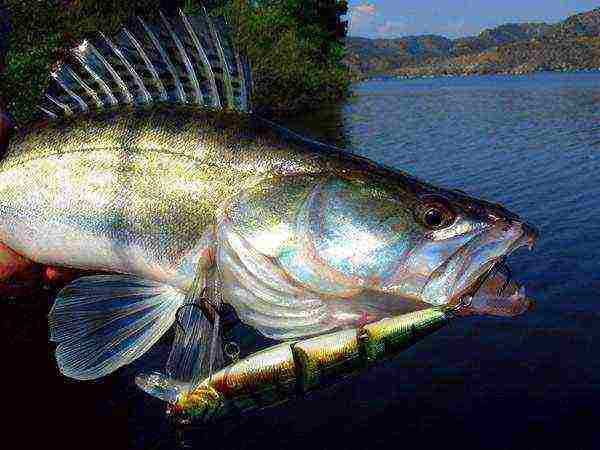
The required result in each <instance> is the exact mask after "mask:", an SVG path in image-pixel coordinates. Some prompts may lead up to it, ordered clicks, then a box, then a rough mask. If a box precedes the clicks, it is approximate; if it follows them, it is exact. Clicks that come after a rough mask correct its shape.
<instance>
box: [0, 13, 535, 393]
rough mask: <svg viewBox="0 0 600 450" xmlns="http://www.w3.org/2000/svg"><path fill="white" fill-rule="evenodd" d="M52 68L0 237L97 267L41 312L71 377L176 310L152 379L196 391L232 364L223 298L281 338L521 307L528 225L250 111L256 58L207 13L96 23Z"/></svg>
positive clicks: (12, 148)
mask: <svg viewBox="0 0 600 450" xmlns="http://www.w3.org/2000/svg"><path fill="white" fill-rule="evenodd" d="M51 77H52V83H51V85H50V87H49V88H48V90H47V92H46V94H45V96H44V99H43V100H42V102H41V103H40V105H39V112H40V118H39V120H37V121H35V122H33V123H30V124H27V125H25V126H21V127H19V129H18V130H17V132H16V133H15V134H14V136H13V137H12V139H11V141H10V143H9V146H8V149H7V151H6V154H5V156H4V157H3V159H2V160H1V161H0V242H2V243H3V244H4V245H6V246H8V247H10V248H11V249H12V250H14V251H15V252H17V253H19V254H20V255H23V256H24V257H26V258H29V259H31V260H33V261H35V262H37V263H40V264H45V265H49V266H53V267H65V268H74V269H85V270H91V271H99V272H103V273H102V274H96V275H88V276H84V277H81V278H78V279H76V280H74V281H73V282H71V283H70V284H69V285H67V286H66V287H65V288H64V289H63V290H61V291H60V292H59V293H58V295H57V298H56V300H55V303H54V306H53V307H52V310H51V311H50V314H49V327H50V338H51V340H52V341H53V342H55V343H56V345H57V347H56V360H57V364H58V367H59V369H60V371H61V373H62V374H64V375H65V376H67V377H70V378H74V379H78V380H90V379H96V378H100V377H103V376H106V375H108V374H110V373H112V372H114V371H115V370H117V369H119V368H120V367H123V366H125V365H127V364H129V363H131V362H133V361H134V360H136V359H137V358H139V357H141V356H142V355H143V354H144V353H145V352H146V351H147V350H148V349H149V348H150V347H152V345H154V343H156V341H158V339H159V338H160V337H161V336H162V335H164V334H165V332H166V331H167V330H169V329H170V328H171V327H172V326H173V324H174V323H176V324H177V326H176V332H175V337H174V341H173V344H172V348H171V352H170V355H169V358H168V361H167V363H166V367H165V373H164V379H162V380H161V383H165V382H166V383H172V384H173V385H177V386H181V385H185V386H188V388H187V389H189V390H190V391H192V390H193V389H195V388H196V387H197V386H198V385H199V383H201V382H202V380H204V379H205V378H206V376H207V374H211V373H212V372H213V370H218V369H219V368H221V367H222V366H223V364H224V356H223V352H222V341H221V330H220V328H221V323H220V321H221V313H220V311H221V310H222V306H223V305H229V306H231V307H232V308H233V309H234V310H235V313H236V314H237V316H238V317H239V320H241V321H242V322H244V323H245V324H247V325H249V326H250V327H252V328H254V329H255V330H257V331H258V332H260V333H262V334H263V335H264V336H267V337H269V338H272V339H276V340H281V341H285V340H290V339H300V338H306V337H310V336H317V335H322V334H324V333H329V332H332V331H335V330H340V329H345V328H348V327H355V326H358V325H360V324H365V323H371V322H374V321H377V320H381V319H383V318H385V317H391V316H396V315H399V314H404V313H410V312H414V311H419V310H423V309H427V308H431V307H440V306H456V305H462V306H464V309H465V311H466V310H468V308H469V307H473V305H475V306H477V305H479V307H480V309H485V308H481V305H482V304H484V303H485V301H486V299H490V298H493V300H494V308H492V309H493V311H492V312H493V313H496V314H497V313H498V312H499V311H502V305H503V302H506V303H507V304H510V305H511V306H510V308H506V310H507V311H509V314H507V315H514V314H515V313H521V312H523V311H524V310H526V309H527V308H528V305H529V299H527V297H526V296H525V293H524V291H523V290H522V288H521V287H519V286H518V285H517V284H516V283H515V282H510V281H509V282H508V283H502V284H506V285H507V286H505V288H504V289H502V291H501V292H498V293H497V294H494V295H491V294H489V291H490V289H491V287H490V286H492V285H493V286H495V285H497V284H498V277H499V276H500V275H498V273H499V272H498V270H497V269H498V267H500V266H501V265H504V264H505V260H506V257H507V256H508V255H509V254H511V253H513V252H514V251H515V250H517V249H518V248H521V247H523V246H529V247H532V246H533V244H534V243H535V241H536V239H537V237H538V231H537V230H536V228H535V227H534V226H533V225H531V224H529V223H528V222H526V221H525V220H523V219H521V218H520V217H519V216H518V215H517V214H515V213H513V212H511V211H509V210H508V209H506V208H504V207H503V206H501V205H499V204H496V203H493V202H490V201H486V200H482V199H478V198H475V197H472V196H469V195H468V194H466V193H464V192H462V191H457V190H454V189H447V188H442V187H437V186H435V185H433V184H430V183H428V182H426V181H423V180H420V179H418V178H416V177H414V176H412V175H410V174H408V173H406V172H403V171H401V170H397V169H394V168H390V167H387V166H383V165H381V164H378V163H376V162H374V161H371V160H369V159H367V158H364V157H361V156H358V155H356V154H354V153H352V152H350V151H348V150H345V149H340V148H337V147H334V146H331V145H328V144H324V143H320V142H317V141H315V140H312V139H310V138H307V137H304V136H301V135H299V134H297V133H295V132H293V131H291V130H288V129H286V128H285V127H282V126H281V125H279V124H277V123H275V122H273V121H271V120H269V119H266V118H263V117H261V116H260V115H258V114H256V113H254V112H253V111H252V102H251V91H252V76H251V70H250V66H249V63H248V62H247V60H246V59H245V57H244V56H243V55H241V54H239V53H238V52H237V51H236V50H235V47H234V45H233V44H232V42H231V39H230V38H229V37H228V34H227V33H226V30H224V27H223V26H222V25H220V24H218V23H217V22H215V21H214V20H212V19H211V18H210V17H209V16H208V14H206V12H205V11H204V12H200V14H198V15H187V14H184V13H183V12H181V11H179V13H178V15H176V16H172V17H167V16H165V15H163V14H162V13H160V14H159V15H158V16H157V18H156V20H154V21H150V20H149V19H142V18H138V19H136V21H134V22H132V23H131V24H128V25H126V26H125V27H123V28H122V29H121V30H120V31H119V32H118V33H117V34H115V35H110V36H106V35H104V34H102V33H100V34H99V35H98V36H96V37H93V38H89V39H86V40H84V41H82V42H80V43H79V44H78V45H76V46H75V47H73V48H72V49H71V50H70V51H68V52H66V56H65V58H64V59H63V60H61V61H59V62H58V63H57V65H56V67H55V68H54V70H53V72H52V73H51ZM482 289H483V291H482ZM486 289H487V291H486V292H487V294H486V296H482V295H479V297H477V293H478V292H484V291H485V290H486ZM473 299H475V302H473V301H472V300H473ZM515 305H516V306H515ZM490 311H491V309H490ZM169 380H171V381H169Z"/></svg>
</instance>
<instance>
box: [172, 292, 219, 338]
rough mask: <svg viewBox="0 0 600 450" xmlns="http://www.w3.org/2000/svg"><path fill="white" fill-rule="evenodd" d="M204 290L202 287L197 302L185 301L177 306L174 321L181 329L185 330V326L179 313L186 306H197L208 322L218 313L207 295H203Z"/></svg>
mask: <svg viewBox="0 0 600 450" xmlns="http://www.w3.org/2000/svg"><path fill="white" fill-rule="evenodd" d="M205 292H206V287H205V288H204V289H202V292H201V293H200V297H199V298H198V300H199V303H185V304H183V305H181V306H180V307H179V308H177V312H176V313H175V322H176V323H177V326H178V327H179V328H180V329H181V330H182V331H184V332H185V327H184V326H183V324H182V322H181V317H180V316H179V314H180V313H181V311H182V310H183V309H184V308H187V307H192V308H198V309H199V310H200V311H202V314H204V317H206V318H207V319H208V321H209V322H210V323H214V321H215V317H216V316H217V314H219V311H217V309H216V308H215V307H214V306H213V305H211V303H210V300H209V299H208V297H206V296H205V295H204V294H205Z"/></svg>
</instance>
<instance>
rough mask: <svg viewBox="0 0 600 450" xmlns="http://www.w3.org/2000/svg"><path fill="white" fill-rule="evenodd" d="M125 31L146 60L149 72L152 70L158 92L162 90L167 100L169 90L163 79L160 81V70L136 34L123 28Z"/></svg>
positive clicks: (151, 73)
mask: <svg viewBox="0 0 600 450" xmlns="http://www.w3.org/2000/svg"><path fill="white" fill-rule="evenodd" d="M123 32H124V33H125V35H126V36H127V38H128V39H129V41H130V42H131V43H132V44H133V46H134V47H135V49H136V50H137V52H138V53H139V55H140V57H141V58H142V60H143V61H144V64H146V68H147V69H148V72H150V75H152V79H153V80H154V84H155V85H156V87H157V89H158V92H160V99H161V100H163V101H165V100H167V99H168V98H169V97H168V96H167V90H166V89H165V86H164V84H163V83H162V81H160V77H159V76H158V72H157V71H156V69H155V68H154V65H153V64H152V62H151V61H150V58H148V55H146V52H145V51H144V48H143V47H142V46H141V45H140V43H139V42H138V41H137V39H136V38H135V36H134V35H133V34H131V33H130V32H129V30H128V29H127V28H123Z"/></svg>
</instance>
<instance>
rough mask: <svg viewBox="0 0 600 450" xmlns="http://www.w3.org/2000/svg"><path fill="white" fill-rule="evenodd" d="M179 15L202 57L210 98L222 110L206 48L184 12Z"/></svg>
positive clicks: (180, 11) (213, 104)
mask: <svg viewBox="0 0 600 450" xmlns="http://www.w3.org/2000/svg"><path fill="white" fill-rule="evenodd" d="M179 15H180V16H181V21H182V22H183V25H184V27H185V29H186V31H187V33H188V34H189V36H190V38H191V40H192V42H193V43H194V46H195V47H196V51H197V52H198V55H199V56H200V61H202V65H203V68H204V72H205V75H206V77H207V78H208V83H209V84H210V90H211V94H210V98H211V101H212V106H214V107H215V108H220V107H221V100H219V91H218V90H217V82H216V81H215V73H214V72H213V70H212V68H211V67H210V62H209V61H208V56H206V51H205V50H204V47H202V44H201V43H200V39H198V35H197V34H196V32H195V31H194V28H193V27H192V25H191V24H190V21H189V20H188V18H187V16H186V15H185V14H184V13H183V11H182V10H181V9H180V10H179Z"/></svg>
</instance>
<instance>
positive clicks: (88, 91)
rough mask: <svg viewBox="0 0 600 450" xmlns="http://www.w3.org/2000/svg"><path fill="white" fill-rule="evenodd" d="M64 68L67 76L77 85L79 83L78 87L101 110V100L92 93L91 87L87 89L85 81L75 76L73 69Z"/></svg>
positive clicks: (102, 104) (94, 92) (102, 105)
mask: <svg viewBox="0 0 600 450" xmlns="http://www.w3.org/2000/svg"><path fill="white" fill-rule="evenodd" d="M65 68H66V69H67V72H68V73H69V75H70V76H71V78H73V79H74V80H75V81H76V82H77V83H79V85H80V86H81V87H82V88H83V90H84V91H85V92H86V93H87V94H88V95H89V96H90V97H92V99H94V101H95V102H96V106H97V107H98V108H103V107H104V103H103V102H102V100H100V97H98V94H96V91H94V90H93V89H92V88H91V87H89V86H88V85H87V83H86V82H85V81H83V80H82V79H81V77H80V76H79V75H77V74H76V73H75V71H74V70H73V69H71V67H69V66H66V67H65Z"/></svg>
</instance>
